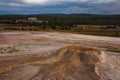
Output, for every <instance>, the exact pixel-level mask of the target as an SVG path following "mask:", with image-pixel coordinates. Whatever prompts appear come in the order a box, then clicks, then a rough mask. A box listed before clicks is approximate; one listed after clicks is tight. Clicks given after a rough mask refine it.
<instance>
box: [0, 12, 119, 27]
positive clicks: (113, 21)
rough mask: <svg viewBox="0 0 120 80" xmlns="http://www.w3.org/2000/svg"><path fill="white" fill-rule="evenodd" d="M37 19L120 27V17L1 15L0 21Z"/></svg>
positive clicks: (93, 15)
mask: <svg viewBox="0 0 120 80" xmlns="http://www.w3.org/2000/svg"><path fill="white" fill-rule="evenodd" d="M28 17H36V18H38V19H40V20H47V21H49V22H52V23H54V22H65V23H73V24H95V25H120V15H98V14H30V15H21V14H14V15H0V20H17V19H27V18H28Z"/></svg>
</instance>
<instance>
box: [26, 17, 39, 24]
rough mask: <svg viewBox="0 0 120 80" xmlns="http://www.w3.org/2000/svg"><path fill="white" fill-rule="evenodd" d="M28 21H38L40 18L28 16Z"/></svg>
mask: <svg viewBox="0 0 120 80" xmlns="http://www.w3.org/2000/svg"><path fill="white" fill-rule="evenodd" d="M28 22H31V23H32V22H38V19H37V18H34V17H29V18H28Z"/></svg>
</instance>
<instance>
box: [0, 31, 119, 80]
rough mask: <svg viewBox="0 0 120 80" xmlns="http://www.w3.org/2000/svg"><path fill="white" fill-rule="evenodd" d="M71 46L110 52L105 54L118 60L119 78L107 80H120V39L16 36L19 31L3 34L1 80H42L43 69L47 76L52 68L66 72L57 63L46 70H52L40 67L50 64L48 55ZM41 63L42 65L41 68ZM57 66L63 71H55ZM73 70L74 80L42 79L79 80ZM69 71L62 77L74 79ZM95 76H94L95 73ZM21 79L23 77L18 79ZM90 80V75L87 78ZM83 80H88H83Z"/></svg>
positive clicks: (50, 34)
mask: <svg viewBox="0 0 120 80" xmlns="http://www.w3.org/2000/svg"><path fill="white" fill-rule="evenodd" d="M68 45H78V46H85V47H90V48H96V49H99V50H108V51H106V53H107V55H109V56H110V58H112V59H113V60H115V63H117V67H116V70H117V72H116V70H115V71H113V73H115V72H116V73H117V74H116V75H117V78H114V76H112V79H108V80H115V79H117V80H119V77H118V76H119V73H120V72H119V70H120V69H119V68H118V67H119V66H120V62H119V60H120V54H119V51H120V38H112V37H98V36H89V35H79V34H71V33H63V32H16V31H13V32H0V48H1V49H0V50H1V51H0V52H1V53H0V76H2V77H0V78H1V79H2V80H11V79H15V80H23V79H24V80H40V78H39V77H40V74H41V69H43V70H44V71H43V73H44V74H43V75H47V74H48V73H49V72H48V71H51V70H50V69H52V68H53V69H55V71H57V70H58V72H57V73H59V71H61V70H60V69H62V71H64V70H63V68H64V67H65V65H66V64H63V63H62V64H61V65H60V64H58V63H57V64H56V63H55V64H54V66H50V65H47V66H46V67H49V66H50V67H51V68H44V67H43V65H41V63H42V64H43V63H45V62H46V63H49V60H47V61H45V60H46V59H48V55H52V53H54V51H56V50H58V49H60V48H62V47H65V46H68ZM6 49H7V50H8V49H9V51H7V50H6ZM113 50H114V51H113ZM110 51H112V52H110ZM116 51H117V52H116ZM41 55H42V57H41ZM41 60H42V61H43V62H42V61H41ZM36 62H37V63H36ZM38 62H39V63H40V64H38ZM33 63H34V64H33ZM18 65H19V66H18ZM44 65H46V64H44ZM58 65H59V66H60V67H55V66H58ZM75 66H76V65H75ZM45 69H48V71H45ZM53 69H52V70H53ZM56 69H57V70H56ZM65 69H66V68H65ZM67 69H68V68H67ZM70 69H71V67H70ZM72 70H73V72H74V76H72V77H70V76H69V77H67V78H66V79H64V77H63V79H56V78H59V77H60V75H59V77H55V76H54V77H53V76H52V78H46V79H45V78H43V77H42V78H43V79H42V78H41V80H48V79H49V80H78V79H79V78H78V76H77V74H78V73H79V72H78V71H76V70H75V71H74V69H72ZM113 70H114V69H113ZM69 71H71V70H69V69H68V71H67V72H66V74H61V76H64V75H66V76H67V75H71V74H70V73H71V72H70V73H69ZM23 73H24V74H23ZM68 73H69V74H68ZM3 74H4V75H3ZM55 74H56V73H55ZM75 74H76V75H75ZM92 74H93V75H94V73H92ZM24 75H25V76H24ZM81 75H82V74H81ZM4 76H5V77H6V78H5V77H4ZM20 76H23V77H21V79H19V78H20ZM75 76H77V78H75ZM37 77H38V78H37ZM44 77H45V76H44ZM98 77H99V76H98ZM98 77H96V79H94V78H95V77H94V78H91V79H89V80H93V79H94V80H98ZM10 78H11V79H10ZM73 78H74V79H73ZM83 78H84V77H83ZM88 78H90V75H89V76H88ZM81 79H82V78H81ZM82 80H88V79H82ZM100 80H102V79H100ZM103 80H105V78H104V79H103ZM106 80H107V79H106Z"/></svg>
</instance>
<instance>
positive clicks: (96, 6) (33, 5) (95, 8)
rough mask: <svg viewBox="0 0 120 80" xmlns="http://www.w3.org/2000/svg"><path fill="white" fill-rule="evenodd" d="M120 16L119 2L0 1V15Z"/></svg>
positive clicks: (61, 0) (105, 0)
mask: <svg viewBox="0 0 120 80" xmlns="http://www.w3.org/2000/svg"><path fill="white" fill-rule="evenodd" d="M21 13H22V14H44V13H45V14H47V13H90V14H120V0H0V14H21Z"/></svg>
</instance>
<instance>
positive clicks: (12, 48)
mask: <svg viewBox="0 0 120 80" xmlns="http://www.w3.org/2000/svg"><path fill="white" fill-rule="evenodd" d="M18 51H19V49H17V48H16V47H15V46H7V47H0V54H5V53H14V52H18Z"/></svg>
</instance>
